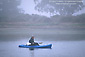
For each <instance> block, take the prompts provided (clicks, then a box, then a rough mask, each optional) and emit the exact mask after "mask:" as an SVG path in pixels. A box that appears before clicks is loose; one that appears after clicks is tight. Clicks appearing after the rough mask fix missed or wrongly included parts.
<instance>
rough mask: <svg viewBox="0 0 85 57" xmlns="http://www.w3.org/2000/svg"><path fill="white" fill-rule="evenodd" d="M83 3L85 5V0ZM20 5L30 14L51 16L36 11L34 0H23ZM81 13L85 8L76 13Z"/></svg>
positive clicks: (84, 11)
mask: <svg viewBox="0 0 85 57" xmlns="http://www.w3.org/2000/svg"><path fill="white" fill-rule="evenodd" d="M83 3H84V5H85V0H83ZM20 7H21V8H22V9H23V10H24V11H25V13H28V14H39V15H45V16H48V17H49V16H50V15H49V14H47V13H39V12H38V11H36V10H35V9H34V7H35V4H34V1H33V0H22V2H21V6H20ZM81 13H85V8H84V9H82V10H81V11H79V12H77V13H75V14H81Z"/></svg>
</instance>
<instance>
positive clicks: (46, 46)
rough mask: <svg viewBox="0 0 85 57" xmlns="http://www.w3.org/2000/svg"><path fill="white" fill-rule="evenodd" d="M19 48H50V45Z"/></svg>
mask: <svg viewBox="0 0 85 57" xmlns="http://www.w3.org/2000/svg"><path fill="white" fill-rule="evenodd" d="M19 47H23V48H51V47H52V44H48V45H39V46H29V45H19Z"/></svg>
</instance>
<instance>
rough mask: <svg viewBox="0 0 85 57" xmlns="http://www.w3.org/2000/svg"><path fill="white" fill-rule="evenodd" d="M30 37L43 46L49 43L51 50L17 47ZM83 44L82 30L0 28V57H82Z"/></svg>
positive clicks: (84, 31) (84, 39)
mask: <svg viewBox="0 0 85 57" xmlns="http://www.w3.org/2000/svg"><path fill="white" fill-rule="evenodd" d="M32 35H34V36H35V41H36V42H43V45H44V44H50V43H51V44H52V49H34V50H30V49H29V48H19V47H18V45H19V44H26V43H27V42H28V40H29V38H30V37H31V36H32ZM84 44H85V30H84V29H82V30H81V29H29V28H0V46H1V47H0V57H84V56H85V54H84V53H85V49H84V48H85V45H84ZM3 54H5V55H3Z"/></svg>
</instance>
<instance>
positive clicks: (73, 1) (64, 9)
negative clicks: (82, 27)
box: [34, 0, 84, 15]
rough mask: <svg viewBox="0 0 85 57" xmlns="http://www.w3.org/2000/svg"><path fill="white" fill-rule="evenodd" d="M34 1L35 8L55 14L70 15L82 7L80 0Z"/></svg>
mask: <svg viewBox="0 0 85 57" xmlns="http://www.w3.org/2000/svg"><path fill="white" fill-rule="evenodd" d="M65 1H66V2H65ZM34 2H35V4H36V6H35V9H36V10H38V11H40V12H47V13H50V14H56V15H57V14H60V15H72V14H73V13H74V12H77V11H79V10H81V9H82V8H83V7H84V5H83V3H82V0H34Z"/></svg>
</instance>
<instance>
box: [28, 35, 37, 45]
mask: <svg viewBox="0 0 85 57" xmlns="http://www.w3.org/2000/svg"><path fill="white" fill-rule="evenodd" d="M34 38H35V37H34V36H32V37H31V39H30V40H29V43H31V46H33V45H38V46H39V44H38V43H36V42H34Z"/></svg>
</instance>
